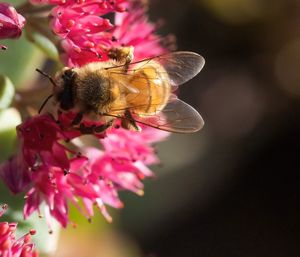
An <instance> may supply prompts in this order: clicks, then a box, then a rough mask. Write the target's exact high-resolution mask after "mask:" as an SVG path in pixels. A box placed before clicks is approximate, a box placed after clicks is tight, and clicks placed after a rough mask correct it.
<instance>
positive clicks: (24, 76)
mask: <svg viewBox="0 0 300 257" xmlns="http://www.w3.org/2000/svg"><path fill="white" fill-rule="evenodd" d="M1 44H3V45H5V46H7V47H8V49H7V50H6V51H1V52H0V72H1V73H2V74H5V75H7V76H8V77H9V78H10V79H11V81H12V82H13V84H14V85H15V87H16V88H23V89H24V88H26V87H31V86H32V84H31V81H32V80H34V75H35V73H36V72H35V68H38V67H41V65H42V63H43V62H44V60H45V59H44V54H43V53H42V52H41V51H40V49H39V48H37V47H35V46H34V45H33V44H32V43H30V42H28V40H26V38H25V37H24V36H22V37H21V38H20V39H18V40H2V41H1Z"/></svg>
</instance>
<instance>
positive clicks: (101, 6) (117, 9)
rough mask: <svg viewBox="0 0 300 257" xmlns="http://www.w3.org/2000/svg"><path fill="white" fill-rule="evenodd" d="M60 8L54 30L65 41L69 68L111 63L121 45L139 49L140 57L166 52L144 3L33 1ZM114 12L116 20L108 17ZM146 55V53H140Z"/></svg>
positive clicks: (132, 0) (53, 21)
mask: <svg viewBox="0 0 300 257" xmlns="http://www.w3.org/2000/svg"><path fill="white" fill-rule="evenodd" d="M31 2H33V3H35V4H38V3H47V4H54V5H56V6H55V7H54V8H53V9H52V11H51V22H50V24H51V27H52V30H53V31H54V33H55V34H57V35H58V36H59V37H60V38H61V39H62V43H61V45H62V48H63V50H64V54H63V55H62V59H63V61H64V63H65V64H66V65H67V66H69V67H73V66H82V65H84V64H86V63H89V62H97V61H107V60H108V59H109V51H110V49H112V48H116V47H121V46H133V47H136V48H137V49H136V51H135V52H136V53H137V54H136V57H137V58H138V59H140V58H141V57H145V55H147V56H146V57H149V56H153V55H159V54H162V53H163V52H165V49H164V48H162V47H161V46H160V45H159V43H160V40H161V39H160V37H158V36H156V35H154V34H153V32H154V30H155V28H156V26H155V25H154V24H151V23H149V22H148V20H147V17H146V15H145V8H144V5H143V4H142V1H138V0H113V1H112V0H81V1H75V0H69V1H68V0H62V1H58V0H52V1H51V0H49V1H46V0H41V1H38V0H31ZM109 13H114V14H115V18H114V21H113V20H112V19H111V20H109V19H107V18H104V15H107V14H109ZM140 52H144V53H143V54H139V53H140Z"/></svg>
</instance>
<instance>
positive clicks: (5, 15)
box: [0, 3, 25, 39]
mask: <svg viewBox="0 0 300 257" xmlns="http://www.w3.org/2000/svg"><path fill="white" fill-rule="evenodd" d="M24 25H25V18H24V17H23V16H22V15H21V14H19V13H17V11H16V9H15V8H14V7H13V6H11V5H10V4H8V3H0V39H6V38H18V37H20V36H21V34H22V29H23V27H24Z"/></svg>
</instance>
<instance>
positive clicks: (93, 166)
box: [0, 0, 168, 230]
mask: <svg viewBox="0 0 300 257" xmlns="http://www.w3.org/2000/svg"><path fill="white" fill-rule="evenodd" d="M31 2H32V3H34V4H53V5H55V6H54V8H53V9H52V11H51V27H52V30H53V31H54V32H55V33H56V34H57V35H58V36H59V37H60V38H61V39H62V47H63V49H64V54H63V56H62V58H64V60H65V63H67V64H68V65H69V66H81V65H83V64H86V63H88V62H94V61H106V60H108V58H109V57H108V54H109V51H110V49H111V48H118V47H122V46H133V47H134V49H135V57H136V58H137V59H141V58H147V57H149V56H153V55H159V54H162V53H164V52H165V51H166V50H165V49H164V48H163V47H161V45H160V43H161V39H160V37H158V36H156V35H155V34H154V30H155V28H156V26H155V25H154V24H151V23H149V22H148V19H147V17H146V16H145V7H144V6H143V5H142V4H141V2H139V1H137V0H130V1H129V0H127V1H126V0H115V1H108V0H101V1H100V0H80V1H78V0H62V1H58V0H48V1H47V0H32V1H31ZM126 10H128V12H125V11H126ZM109 13H114V14H115V20H114V21H112V20H108V19H106V18H104V17H103V16H104V15H106V14H109ZM76 117H77V116H76V113H75V112H61V113H58V115H57V120H55V119H54V118H53V116H51V115H50V114H46V115H38V116H35V117H33V118H31V119H29V120H27V121H25V122H23V123H22V124H21V125H19V126H18V127H17V133H18V137H19V140H20V142H21V144H20V153H19V155H16V156H14V157H12V158H11V159H10V160H9V161H7V162H6V163H4V164H3V165H1V166H0V176H1V177H2V179H3V180H4V182H5V183H6V184H7V185H8V187H9V188H10V190H11V191H12V192H14V193H19V192H24V193H25V194H26V197H25V198H26V200H25V206H24V209H23V214H24V217H25V218H27V217H29V216H30V215H31V214H32V213H33V212H38V213H40V214H44V215H45V217H46V220H47V222H48V225H49V228H50V230H51V219H52V218H55V219H56V220H57V221H58V222H59V223H60V224H61V225H62V226H63V227H66V226H67V225H68V223H69V222H70V220H69V205H70V204H71V203H72V204H73V205H74V206H76V208H78V209H79V210H80V212H81V213H82V214H83V215H84V216H85V217H86V218H87V219H90V218H91V217H93V216H94V206H96V207H97V208H98V209H99V210H100V212H101V213H102V214H103V215H104V217H105V218H106V219H107V220H108V221H109V222H110V221H111V220H112V218H111V216H110V215H109V213H108V212H107V209H106V205H109V206H111V207H113V208H122V207H123V203H122V201H121V200H120V198H119V196H118V193H119V191H120V190H129V191H132V192H134V193H136V194H138V195H142V194H143V183H142V180H143V179H145V178H147V177H153V176H154V174H153V172H152V171H151V170H150V169H149V167H148V165H152V164H156V163H158V162H159V160H158V158H157V156H156V153H155V150H154V148H153V146H152V144H153V143H155V142H157V141H161V140H163V139H164V138H165V137H166V136H167V135H168V133H167V132H163V131H160V130H157V129H154V128H150V127H147V126H143V125H141V129H142V130H141V132H136V131H130V130H126V129H124V128H118V127H120V126H118V125H119V124H120V121H118V120H115V121H114V122H113V124H112V125H111V126H106V125H107V124H103V122H102V124H101V122H99V121H91V120H88V119H86V117H84V118H83V120H82V121H81V123H80V125H74V124H73V121H74V119H76ZM102 127H103V128H106V127H108V128H107V129H106V130H105V129H104V130H103V131H102V130H101V129H98V130H96V129H95V128H102ZM83 134H91V135H92V136H93V137H94V139H95V140H96V143H98V144H99V145H100V146H101V147H100V149H96V148H93V147H88V146H86V145H84V144H82V142H81V141H80V137H81V136H82V135H83ZM78 142H79V144H78ZM42 204H43V206H44V209H43V210H41V209H40V208H41V205H42Z"/></svg>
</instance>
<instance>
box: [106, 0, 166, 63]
mask: <svg viewBox="0 0 300 257" xmlns="http://www.w3.org/2000/svg"><path fill="white" fill-rule="evenodd" d="M145 9H146V8H145V6H143V5H142V3H141V1H132V2H131V3H130V5H129V10H130V11H129V12H124V13H116V15H115V26H114V29H113V30H112V32H111V34H112V36H113V38H114V39H115V40H114V42H112V46H114V47H120V46H133V47H134V55H135V59H136V60H141V59H144V58H148V57H152V56H157V55H160V54H163V53H166V52H167V49H166V48H164V47H162V44H161V43H162V40H164V39H162V38H161V37H160V36H158V35H156V34H155V31H156V29H157V25H156V24H153V23H150V22H149V21H148V17H147V16H146V15H145V11H146V10H145Z"/></svg>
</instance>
